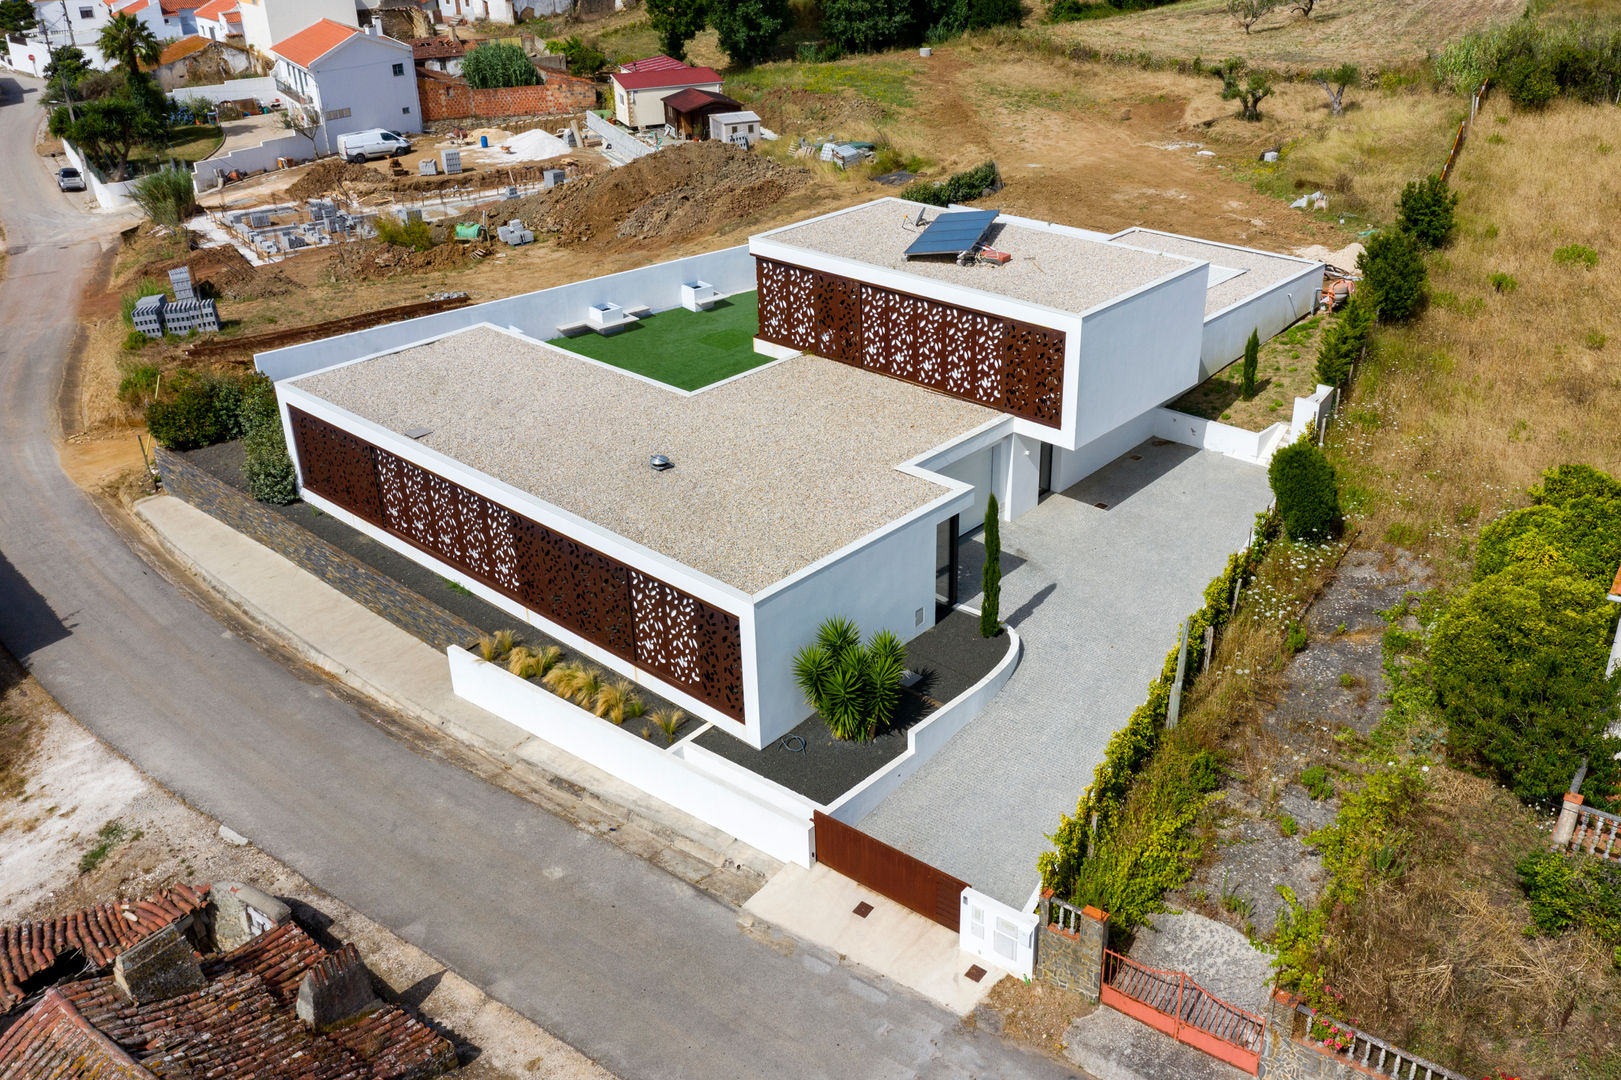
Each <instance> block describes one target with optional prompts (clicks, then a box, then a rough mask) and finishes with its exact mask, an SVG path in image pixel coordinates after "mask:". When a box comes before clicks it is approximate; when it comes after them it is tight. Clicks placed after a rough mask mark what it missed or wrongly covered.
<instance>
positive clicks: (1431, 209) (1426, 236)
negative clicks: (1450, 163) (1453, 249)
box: [1397, 173, 1458, 248]
mask: <svg viewBox="0 0 1621 1080" xmlns="http://www.w3.org/2000/svg"><path fill="white" fill-rule="evenodd" d="M1457 207H1458V195H1457V193H1456V192H1454V191H1452V190H1450V189H1449V188H1448V187H1447V182H1446V181H1445V180H1443V179H1441V174H1440V173H1431V174H1430V175H1429V176H1426V177H1425V178H1424V179H1422V180H1412V181H1409V182H1408V184H1407V186H1406V187H1404V188H1402V193H1401V198H1400V199H1399V200H1398V201H1397V209H1398V211H1399V214H1400V220H1399V223H1400V225H1401V227H1402V228H1403V229H1405V230H1407V231H1408V232H1410V233H1412V234H1413V239H1415V240H1417V241H1418V242H1419V243H1420V244H1423V245H1424V246H1425V247H1427V248H1438V247H1445V246H1446V243H1447V241H1448V240H1450V239H1452V231H1453V230H1454V229H1455V228H1457V220H1456V217H1455V213H1454V212H1455V211H1456V210H1457Z"/></svg>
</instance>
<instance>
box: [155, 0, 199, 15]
mask: <svg viewBox="0 0 1621 1080" xmlns="http://www.w3.org/2000/svg"><path fill="white" fill-rule="evenodd" d="M202 6H203V0H158V7H159V8H161V9H162V10H163V13H164V14H165V15H178V14H180V13H181V12H182V11H194V10H196V9H197V8H200V7H202Z"/></svg>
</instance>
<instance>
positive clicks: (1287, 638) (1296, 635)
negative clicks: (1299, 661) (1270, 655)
mask: <svg viewBox="0 0 1621 1080" xmlns="http://www.w3.org/2000/svg"><path fill="white" fill-rule="evenodd" d="M1309 644H1311V635H1310V634H1309V633H1307V631H1306V628H1305V627H1304V626H1302V625H1301V624H1300V623H1299V622H1298V621H1292V622H1290V623H1289V626H1288V628H1287V629H1286V630H1285V631H1284V634H1283V651H1284V652H1285V653H1287V654H1289V655H1290V656H1293V655H1294V654H1295V653H1297V652H1303V651H1304V650H1305V648H1306V646H1307V645H1309Z"/></svg>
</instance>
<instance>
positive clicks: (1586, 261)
mask: <svg viewBox="0 0 1621 1080" xmlns="http://www.w3.org/2000/svg"><path fill="white" fill-rule="evenodd" d="M1553 261H1554V262H1556V263H1559V264H1560V265H1561V266H1585V267H1587V268H1588V269H1589V270H1591V269H1592V268H1593V267H1595V266H1597V265H1598V252H1596V251H1594V250H1593V249H1592V248H1590V247H1588V246H1587V245H1586V244H1566V245H1565V246H1564V247H1562V248H1556V249H1555V250H1554V253H1553Z"/></svg>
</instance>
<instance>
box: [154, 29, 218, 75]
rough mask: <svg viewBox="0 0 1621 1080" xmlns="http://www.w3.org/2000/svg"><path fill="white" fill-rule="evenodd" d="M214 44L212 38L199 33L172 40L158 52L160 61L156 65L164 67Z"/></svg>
mask: <svg viewBox="0 0 1621 1080" xmlns="http://www.w3.org/2000/svg"><path fill="white" fill-rule="evenodd" d="M212 44H214V40H213V39H212V38H205V37H201V36H199V35H197V34H193V35H192V36H191V37H183V38H181V39H180V40H179V41H171V42H169V43H168V44H167V45H165V46H164V47H163V51H162V52H161V53H159V54H158V62H157V64H156V65H155V66H156V67H163V66H164V65H165V64H172V63H174V62H175V61H176V60H184V59H185V58H186V57H188V56H191V55H192V54H193V53H200V52H202V51H203V50H204V49H206V48H208V47H209V46H210V45H212ZM141 67H143V68H146V65H145V64H142V65H141ZM146 70H148V71H150V70H151V68H146Z"/></svg>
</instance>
